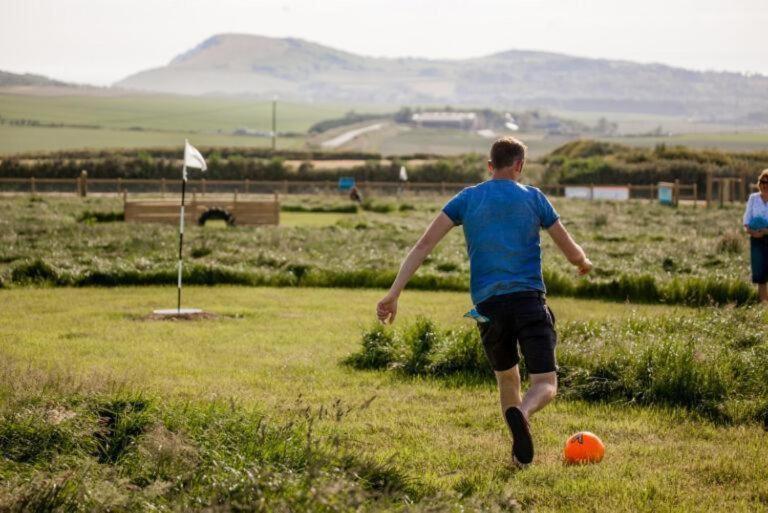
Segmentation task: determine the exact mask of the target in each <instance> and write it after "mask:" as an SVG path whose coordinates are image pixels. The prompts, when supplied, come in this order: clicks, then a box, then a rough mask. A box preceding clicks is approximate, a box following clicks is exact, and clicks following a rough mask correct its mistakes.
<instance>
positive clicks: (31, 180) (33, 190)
mask: <svg viewBox="0 0 768 513" xmlns="http://www.w3.org/2000/svg"><path fill="white" fill-rule="evenodd" d="M29 191H30V192H31V193H32V196H34V195H35V193H36V192H37V188H36V187H35V177H34V176H30V177H29Z"/></svg>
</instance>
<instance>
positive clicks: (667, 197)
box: [659, 184, 674, 205]
mask: <svg viewBox="0 0 768 513" xmlns="http://www.w3.org/2000/svg"><path fill="white" fill-rule="evenodd" d="M672 187H673V186H672V184H669V185H668V184H659V203H661V204H662V205H673V204H674V202H673V201H672Z"/></svg>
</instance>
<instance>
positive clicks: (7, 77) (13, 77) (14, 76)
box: [0, 70, 68, 87]
mask: <svg viewBox="0 0 768 513" xmlns="http://www.w3.org/2000/svg"><path fill="white" fill-rule="evenodd" d="M66 85H68V84H66V83H65V82H60V81H58V80H53V79H51V78H48V77H44V76H43V75H33V74H31V73H24V74H19V73H11V72H9V71H2V70H0V87H18V86H66Z"/></svg>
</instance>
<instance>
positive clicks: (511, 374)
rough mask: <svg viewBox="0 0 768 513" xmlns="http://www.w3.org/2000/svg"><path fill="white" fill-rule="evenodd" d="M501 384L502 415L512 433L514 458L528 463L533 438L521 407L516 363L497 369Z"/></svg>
mask: <svg viewBox="0 0 768 513" xmlns="http://www.w3.org/2000/svg"><path fill="white" fill-rule="evenodd" d="M495 374H496V383H497V384H498V385H499V400H500V402H501V416H502V417H503V418H504V421H505V422H506V424H507V427H508V428H509V432H510V434H511V435H512V459H513V461H514V462H515V463H516V464H517V465H523V466H524V465H527V464H529V463H530V462H531V461H532V460H533V440H532V439H531V432H530V429H529V428H528V421H527V419H526V416H525V414H523V412H522V410H521V409H520V408H521V407H522V404H523V399H522V396H521V394H520V369H519V367H518V366H517V365H514V366H513V367H512V368H511V369H507V370H505V371H495Z"/></svg>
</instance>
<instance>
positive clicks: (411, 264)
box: [376, 212, 454, 323]
mask: <svg viewBox="0 0 768 513" xmlns="http://www.w3.org/2000/svg"><path fill="white" fill-rule="evenodd" d="M453 227H454V224H453V221H451V218H450V217H448V216H447V215H445V213H443V212H440V213H439V214H438V215H437V217H436V218H435V219H434V220H433V221H432V223H431V224H430V225H429V227H427V230H426V231H425V232H424V234H423V235H422V236H421V237H420V238H419V240H418V241H417V242H416V245H415V246H414V247H413V248H412V249H411V251H409V252H408V256H406V257H405V260H403V263H402V264H401V265H400V271H398V273H397V277H396V278H395V281H394V282H393V283H392V286H391V287H390V288H389V292H387V295H386V296H384V299H382V300H381V301H379V304H378V305H376V315H377V316H378V318H379V320H380V321H382V322H386V321H387V320H389V322H390V323H393V322H395V315H397V300H398V298H399V297H400V293H401V292H402V291H403V289H404V288H405V285H406V284H407V283H408V280H410V279H411V276H413V275H414V273H415V272H416V270H417V269H418V268H419V266H421V264H422V263H423V262H424V259H425V258H427V255H429V254H430V253H431V252H432V250H433V249H434V247H435V246H437V243H438V242H440V240H442V238H443V237H445V234H446V233H448V232H449V231H450V230H451V228H453Z"/></svg>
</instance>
